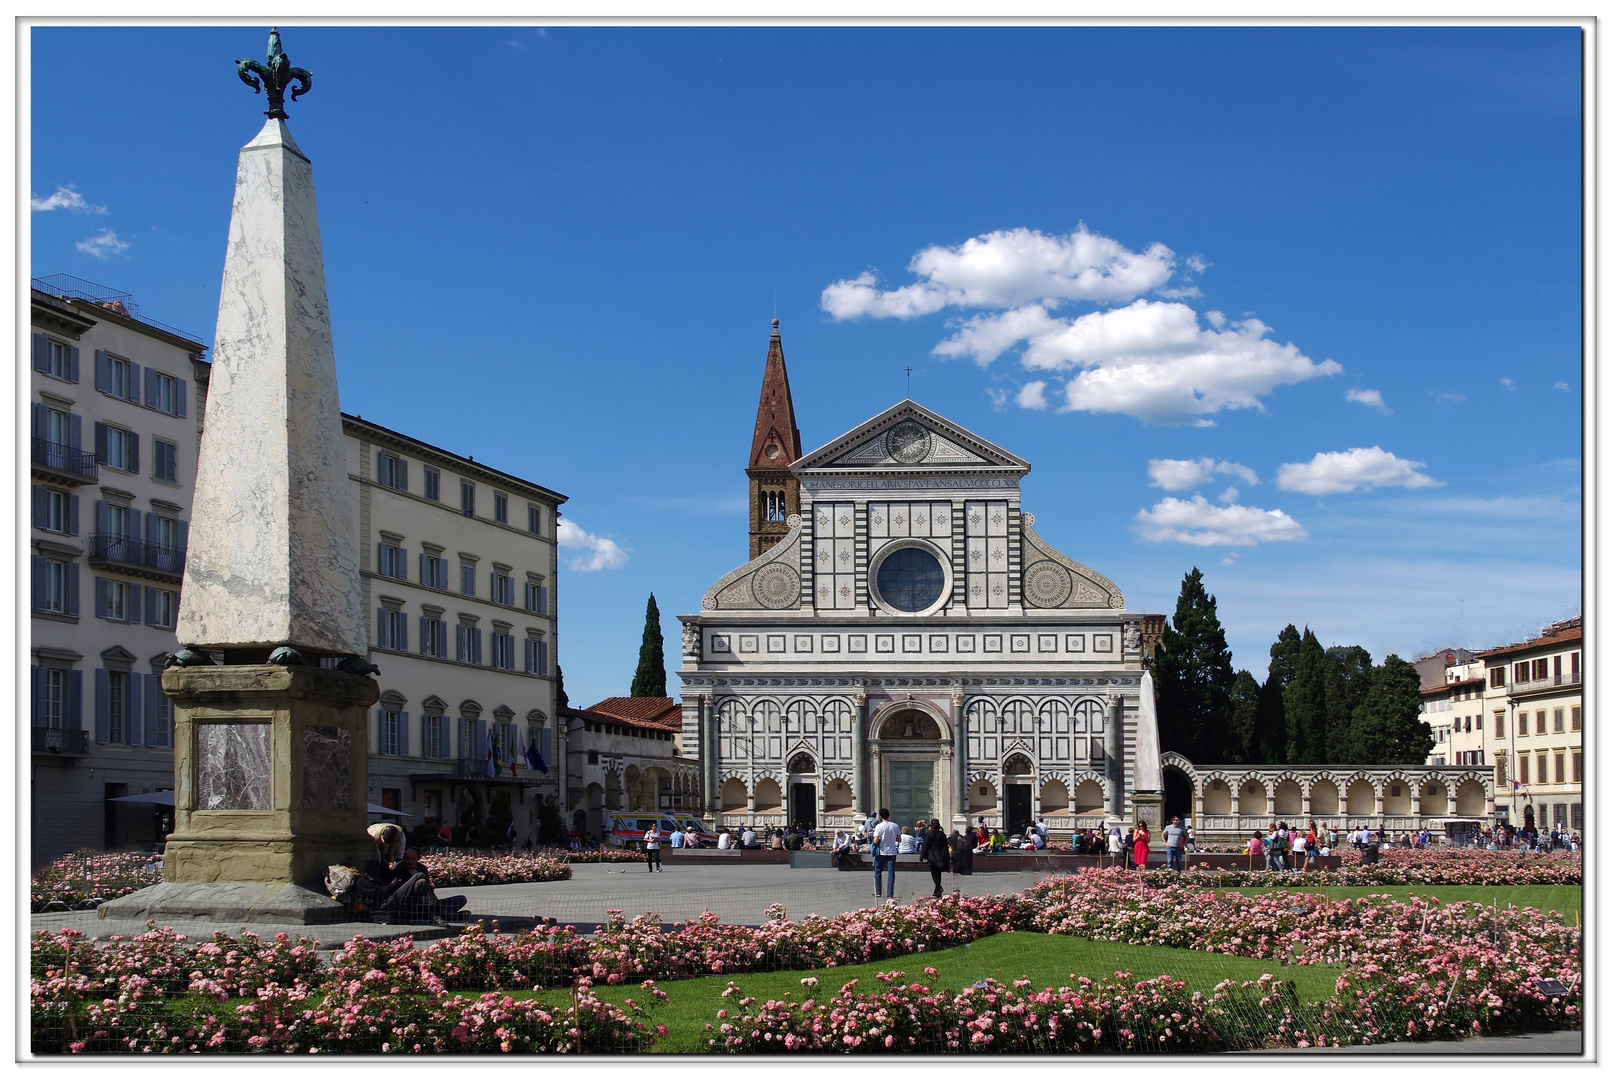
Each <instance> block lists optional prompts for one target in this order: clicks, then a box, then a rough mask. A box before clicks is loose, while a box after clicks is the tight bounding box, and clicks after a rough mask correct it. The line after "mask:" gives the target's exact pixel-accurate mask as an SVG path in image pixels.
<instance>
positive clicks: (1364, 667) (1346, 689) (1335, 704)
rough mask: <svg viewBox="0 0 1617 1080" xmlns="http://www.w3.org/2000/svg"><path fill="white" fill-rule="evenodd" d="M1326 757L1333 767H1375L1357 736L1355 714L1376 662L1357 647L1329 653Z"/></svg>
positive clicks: (1341, 647)
mask: <svg viewBox="0 0 1617 1080" xmlns="http://www.w3.org/2000/svg"><path fill="white" fill-rule="evenodd" d="M1325 659H1326V660H1327V661H1328V666H1327V672H1326V678H1325V758H1324V760H1325V761H1327V762H1329V763H1331V764H1333V765H1370V764H1375V762H1373V761H1372V760H1371V759H1370V758H1368V757H1366V756H1364V755H1365V753H1366V751H1365V749H1364V748H1363V747H1361V746H1359V745H1358V743H1357V741H1356V740H1355V738H1354V735H1353V713H1354V710H1356V709H1357V708H1358V707H1359V705H1360V704H1361V703H1362V702H1363V701H1364V696H1365V694H1366V693H1368V692H1369V689H1370V673H1371V671H1372V670H1373V669H1374V668H1375V663H1376V662H1375V660H1374V659H1373V658H1372V657H1371V656H1370V654H1369V653H1367V652H1365V651H1364V649H1362V648H1360V647H1359V646H1357V645H1332V646H1331V647H1330V648H1329V649H1326V650H1325Z"/></svg>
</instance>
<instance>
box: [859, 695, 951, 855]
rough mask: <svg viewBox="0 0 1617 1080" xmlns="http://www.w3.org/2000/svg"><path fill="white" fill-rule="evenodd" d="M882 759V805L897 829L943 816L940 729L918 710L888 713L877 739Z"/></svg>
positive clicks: (878, 750)
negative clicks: (898, 825)
mask: <svg viewBox="0 0 1617 1080" xmlns="http://www.w3.org/2000/svg"><path fill="white" fill-rule="evenodd" d="M876 749H877V752H878V753H879V754H880V755H881V792H882V796H881V802H882V805H883V806H886V807H887V808H888V810H889V812H890V813H891V814H892V818H893V820H894V821H896V822H898V823H899V824H900V825H910V826H913V825H914V824H915V822H917V821H931V820H932V819H933V818H935V817H943V816H946V815H945V812H946V811H947V810H948V806H947V805H946V804H945V801H944V796H945V795H946V792H945V790H944V785H945V780H946V778H945V777H944V776H943V770H942V769H940V768H939V767H938V762H939V760H940V758H941V757H942V750H943V729H942V727H941V726H940V725H939V724H938V721H937V719H936V718H935V717H933V716H931V715H930V714H929V713H927V712H925V711H924V710H922V709H918V708H899V709H894V710H893V711H892V712H890V713H888V714H887V715H886V716H885V717H884V718H883V719H882V722H881V726H880V727H879V728H878V731H877V735H876Z"/></svg>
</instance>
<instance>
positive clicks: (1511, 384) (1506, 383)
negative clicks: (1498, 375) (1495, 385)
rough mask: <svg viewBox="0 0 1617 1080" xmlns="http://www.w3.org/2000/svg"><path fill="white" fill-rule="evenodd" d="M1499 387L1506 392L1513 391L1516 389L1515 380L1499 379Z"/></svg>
mask: <svg viewBox="0 0 1617 1080" xmlns="http://www.w3.org/2000/svg"><path fill="white" fill-rule="evenodd" d="M1499 385H1500V386H1503V387H1504V388H1505V389H1506V390H1514V389H1516V380H1515V379H1500V380H1499Z"/></svg>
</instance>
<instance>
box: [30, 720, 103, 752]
mask: <svg viewBox="0 0 1617 1080" xmlns="http://www.w3.org/2000/svg"><path fill="white" fill-rule="evenodd" d="M30 734H31V735H32V736H33V750H34V753H36V754H61V755H63V756H64V757H80V756H83V755H84V754H88V753H89V752H90V739H89V733H88V732H86V731H85V730H84V729H83V728H45V727H36V728H34V729H33V730H32V731H31V732H30Z"/></svg>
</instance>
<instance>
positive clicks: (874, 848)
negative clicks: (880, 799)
mask: <svg viewBox="0 0 1617 1080" xmlns="http://www.w3.org/2000/svg"><path fill="white" fill-rule="evenodd" d="M880 814H881V821H880V822H879V823H878V824H877V825H876V827H875V829H874V830H873V831H872V832H871V834H870V852H871V859H870V861H871V862H873V863H875V864H876V895H877V896H878V897H879V896H881V872H882V870H883V869H885V870H886V871H887V895H888V897H889V898H890V897H891V896H892V895H893V880H894V878H896V877H897V876H898V837H899V828H898V826H897V825H896V824H895V823H894V822H892V821H889V820H888V814H887V807H885V806H884V807H882V808H881V810H880Z"/></svg>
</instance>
